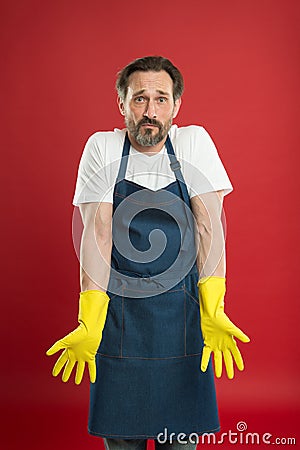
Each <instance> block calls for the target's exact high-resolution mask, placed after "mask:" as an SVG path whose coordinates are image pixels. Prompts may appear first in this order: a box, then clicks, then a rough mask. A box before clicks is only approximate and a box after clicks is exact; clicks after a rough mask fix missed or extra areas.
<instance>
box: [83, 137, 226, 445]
mask: <svg viewBox="0 0 300 450" xmlns="http://www.w3.org/2000/svg"><path fill="white" fill-rule="evenodd" d="M166 148H167V152H168V156H169V159H170V165H171V168H172V170H173V171H174V173H175V176H176V180H175V181H174V182H172V183H170V184H169V185H168V186H166V187H165V188H163V189H159V190H158V191H152V190H150V189H146V188H144V187H143V186H140V185H138V184H136V183H134V182H131V181H129V180H126V179H125V175H126V168H127V163H128V157H129V151H130V141H129V139H128V136H127V134H126V137H125V141H124V146H123V152H122V159H121V164H120V168H119V173H118V177H117V180H116V184H115V188H114V200H113V201H114V203H113V211H114V214H113V248H112V259H111V275H110V280H109V285H108V289H107V293H108V295H109V297H110V299H111V300H110V303H109V307H108V313H107V319H106V323H105V327H104V330H103V336H102V341H101V344H100V346H99V349H98V352H97V355H96V364H97V380H96V383H94V384H91V387H90V413H89V432H90V434H93V435H97V436H102V437H108V438H119V439H151V438H152V439H156V438H157V435H158V434H159V433H162V432H163V433H165V434H166V435H167V436H169V435H170V434H171V433H175V434H176V435H177V434H179V433H185V434H186V435H189V434H191V433H198V434H201V433H204V432H215V431H218V430H219V420H218V412H217V405H216V396H215V387H214V378H213V371H212V366H211V363H210V364H209V367H208V369H207V371H206V372H205V373H203V372H201V370H200V359H201V354H202V348H203V339H202V334H201V329H200V315H199V314H200V313H199V300H198V288H197V281H198V271H197V267H196V264H195V260H196V249H195V238H194V222H193V215H192V213H191V210H190V200H189V196H188V192H187V188H186V185H185V182H184V179H183V176H182V173H181V170H180V164H179V162H178V161H177V159H176V156H175V153H174V149H173V146H172V143H171V141H170V138H169V137H168V138H167V141H166Z"/></svg>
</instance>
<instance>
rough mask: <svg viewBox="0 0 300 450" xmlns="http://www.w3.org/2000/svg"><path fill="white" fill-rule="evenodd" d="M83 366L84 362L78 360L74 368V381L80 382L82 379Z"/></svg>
mask: <svg viewBox="0 0 300 450" xmlns="http://www.w3.org/2000/svg"><path fill="white" fill-rule="evenodd" d="M84 367H85V362H84V361H78V364H77V369H76V376H75V383H76V384H80V383H81V381H82V377H83V373H84Z"/></svg>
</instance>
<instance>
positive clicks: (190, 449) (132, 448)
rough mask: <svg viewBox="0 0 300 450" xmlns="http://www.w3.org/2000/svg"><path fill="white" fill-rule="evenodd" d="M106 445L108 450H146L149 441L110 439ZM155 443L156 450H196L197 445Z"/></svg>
mask: <svg viewBox="0 0 300 450" xmlns="http://www.w3.org/2000/svg"><path fill="white" fill-rule="evenodd" d="M103 440H104V444H105V448H106V450H146V448H147V439H110V438H109V439H108V438H105V439H103ZM154 442H155V450H195V449H196V447H197V444H193V443H191V442H187V444H181V443H179V442H178V441H177V440H174V441H172V443H171V444H170V442H166V443H165V444H161V443H159V442H158V441H154Z"/></svg>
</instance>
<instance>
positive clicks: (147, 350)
mask: <svg viewBox="0 0 300 450" xmlns="http://www.w3.org/2000/svg"><path fill="white" fill-rule="evenodd" d="M125 293H126V292H125ZM184 317H185V299H184V290H183V288H175V289H173V290H170V291H167V292H164V293H162V294H159V295H156V296H153V297H145V298H132V297H123V331H122V356H124V357H130V358H149V359H151V358H174V357H182V356H184V354H185V320H184Z"/></svg>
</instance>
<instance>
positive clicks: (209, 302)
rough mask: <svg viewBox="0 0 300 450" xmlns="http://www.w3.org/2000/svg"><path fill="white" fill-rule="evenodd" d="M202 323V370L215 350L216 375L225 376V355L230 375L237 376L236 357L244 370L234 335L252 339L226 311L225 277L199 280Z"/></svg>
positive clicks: (246, 339) (245, 340) (227, 370)
mask: <svg viewBox="0 0 300 450" xmlns="http://www.w3.org/2000/svg"><path fill="white" fill-rule="evenodd" d="M198 288H199V301H200V316H201V317H200V322H201V330H202V334H203V339H204V348H203V352H202V359H201V370H202V371H203V372H205V371H206V369H207V366H208V363H209V358H210V354H211V353H212V352H213V353H214V366H215V374H216V377H218V378H219V377H220V376H221V375H222V355H223V358H224V362H225V367H226V372H227V376H228V378H230V379H232V378H233V376H234V370H233V359H232V356H233V358H234V360H235V362H236V365H237V368H238V369H239V370H243V369H244V363H243V358H242V355H241V353H240V351H239V349H238V347H237V344H236V342H235V339H234V337H236V338H238V339H240V340H241V341H242V342H249V341H250V339H249V338H248V336H246V334H245V333H243V332H242V331H241V330H240V329H239V328H238V327H236V326H235V325H234V324H233V323H232V322H231V320H230V319H229V318H228V317H227V315H226V314H225V313H224V296H225V291H226V287H225V278H222V277H205V278H202V279H201V280H200V281H198Z"/></svg>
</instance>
